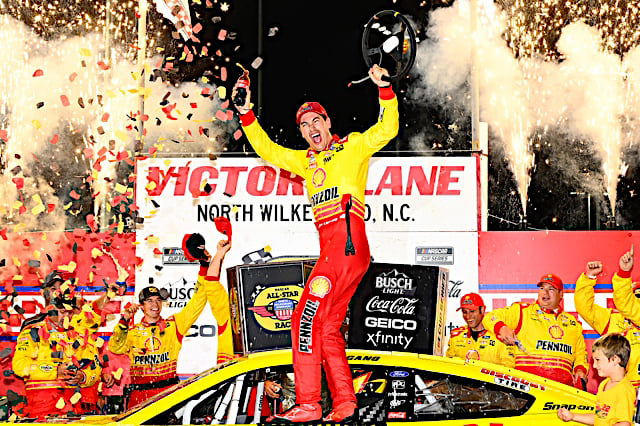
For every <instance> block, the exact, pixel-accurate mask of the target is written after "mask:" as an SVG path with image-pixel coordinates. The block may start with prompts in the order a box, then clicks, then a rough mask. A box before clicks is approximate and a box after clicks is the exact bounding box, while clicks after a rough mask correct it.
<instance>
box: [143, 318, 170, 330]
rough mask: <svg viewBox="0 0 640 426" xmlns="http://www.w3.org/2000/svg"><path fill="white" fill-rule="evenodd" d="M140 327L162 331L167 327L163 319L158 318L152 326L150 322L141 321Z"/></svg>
mask: <svg viewBox="0 0 640 426" xmlns="http://www.w3.org/2000/svg"><path fill="white" fill-rule="evenodd" d="M142 325H144V326H145V327H156V326H157V327H160V328H161V329H162V330H164V329H165V328H166V327H167V323H166V321H165V320H164V319H162V318H160V319H159V320H158V321H156V322H154V323H153V324H152V323H150V322H147V321H146V320H144V319H143V320H142Z"/></svg>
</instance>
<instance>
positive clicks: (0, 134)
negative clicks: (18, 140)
mask: <svg viewBox="0 0 640 426" xmlns="http://www.w3.org/2000/svg"><path fill="white" fill-rule="evenodd" d="M0 139H2V140H3V141H5V142H9V132H8V131H6V130H0Z"/></svg>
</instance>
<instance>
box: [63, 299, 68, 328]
mask: <svg viewBox="0 0 640 426" xmlns="http://www.w3.org/2000/svg"><path fill="white" fill-rule="evenodd" d="M63 305H64V303H63ZM62 328H64V329H65V330H66V329H67V328H69V317H64V319H63V320H62Z"/></svg>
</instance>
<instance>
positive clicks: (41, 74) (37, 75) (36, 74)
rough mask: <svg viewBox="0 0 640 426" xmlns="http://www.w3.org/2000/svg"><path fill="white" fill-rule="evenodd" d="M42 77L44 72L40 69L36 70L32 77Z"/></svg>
mask: <svg viewBox="0 0 640 426" xmlns="http://www.w3.org/2000/svg"><path fill="white" fill-rule="evenodd" d="M43 75H44V72H43V71H42V70H41V69H37V70H36V71H35V72H34V73H33V76H34V77H42V76H43Z"/></svg>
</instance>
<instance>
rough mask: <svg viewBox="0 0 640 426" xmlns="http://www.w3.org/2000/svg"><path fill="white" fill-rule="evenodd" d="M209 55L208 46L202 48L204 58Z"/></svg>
mask: <svg viewBox="0 0 640 426" xmlns="http://www.w3.org/2000/svg"><path fill="white" fill-rule="evenodd" d="M207 55H209V48H208V47H207V46H202V56H207Z"/></svg>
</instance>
